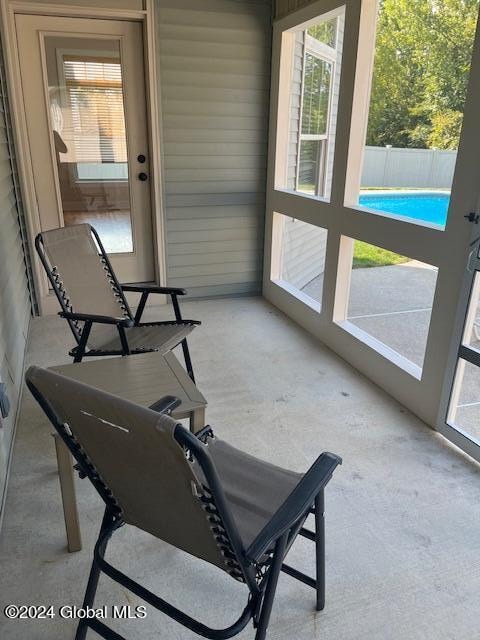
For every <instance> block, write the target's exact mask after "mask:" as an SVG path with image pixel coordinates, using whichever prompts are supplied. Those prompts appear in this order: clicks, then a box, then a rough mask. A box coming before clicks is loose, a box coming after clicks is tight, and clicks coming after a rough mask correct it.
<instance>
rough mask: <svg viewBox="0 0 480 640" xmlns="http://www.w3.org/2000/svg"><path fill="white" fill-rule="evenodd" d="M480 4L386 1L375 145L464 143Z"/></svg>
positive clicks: (372, 129) (371, 132)
mask: <svg viewBox="0 0 480 640" xmlns="http://www.w3.org/2000/svg"><path fill="white" fill-rule="evenodd" d="M477 13H478V0H383V1H382V2H381V7H380V15H379V20H378V25H377V41H376V52H375V71H374V78H373V85H372V100H371V106H370V117H369V126H368V133H367V144H371V145H376V146H381V145H385V144H391V145H393V146H400V147H417V148H418V147H420V148H424V147H431V146H435V147H438V148H442V149H454V148H456V147H457V144H458V137H459V134H460V128H461V122H462V114H463V108H464V104H465V97H466V90H467V82H468V72H469V68H470V59H471V54H472V46H473V39H474V34H475V25H476V20H477Z"/></svg>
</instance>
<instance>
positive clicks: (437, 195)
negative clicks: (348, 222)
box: [359, 191, 450, 227]
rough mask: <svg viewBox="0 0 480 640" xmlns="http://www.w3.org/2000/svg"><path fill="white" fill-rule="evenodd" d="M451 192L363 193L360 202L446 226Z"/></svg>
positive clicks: (379, 209)
mask: <svg viewBox="0 0 480 640" xmlns="http://www.w3.org/2000/svg"><path fill="white" fill-rule="evenodd" d="M449 201H450V194H448V193H441V192H438V191H428V192H427V191H421V192H416V191H407V192H404V193H402V192H400V191H393V192H392V193H388V192H385V191H382V192H381V193H368V194H365V193H363V194H361V195H360V198H359V204H361V205H363V206H364V207H368V208H369V209H376V210H378V211H386V212H388V213H394V214H396V215H397V216H403V217H406V218H415V220H421V221H422V222H431V223H433V224H438V225H441V226H442V227H444V226H445V223H446V221H447V210H448V203H449Z"/></svg>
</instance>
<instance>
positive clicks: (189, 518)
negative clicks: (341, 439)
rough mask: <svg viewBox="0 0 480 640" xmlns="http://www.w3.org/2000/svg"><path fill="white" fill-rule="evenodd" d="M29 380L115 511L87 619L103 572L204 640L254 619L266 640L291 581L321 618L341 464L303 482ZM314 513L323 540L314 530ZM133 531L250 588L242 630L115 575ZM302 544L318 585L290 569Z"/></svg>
mask: <svg viewBox="0 0 480 640" xmlns="http://www.w3.org/2000/svg"><path fill="white" fill-rule="evenodd" d="M26 380H27V385H28V387H29V389H30V391H31V392H32V393H33V395H34V396H35V398H36V400H37V401H38V402H39V404H40V406H41V407H42V409H43V410H44V412H45V413H46V415H47V416H48V418H49V419H50V421H51V422H52V424H53V425H54V427H55V429H56V430H57V431H58V433H59V434H60V436H61V437H62V439H63V440H64V442H65V443H66V445H67V447H68V448H69V449H70V451H71V453H72V454H73V456H74V457H75V459H76V461H77V464H78V468H79V470H80V472H81V474H83V475H84V476H88V477H89V479H90V480H91V482H92V483H93V485H94V486H95V488H96V489H97V491H98V493H99V494H100V496H101V497H102V498H103V500H104V502H105V505H106V509H105V515H104V518H103V522H102V525H101V529H100V534H99V538H98V541H97V543H96V546H95V552H94V560H93V564H92V568H91V572H90V577H89V580H88V585H87V590H86V593H85V599H84V603H83V606H84V608H86V607H93V606H94V598H95V593H96V589H97V584H98V580H99V577H100V573H101V572H103V573H105V574H106V575H107V576H109V577H110V578H112V579H113V580H115V581H116V582H118V583H119V584H121V585H122V586H123V587H124V588H126V589H128V590H129V591H131V592H133V593H134V594H136V595H137V596H138V597H140V598H142V599H143V600H144V601H146V602H147V603H149V604H150V605H151V606H153V607H155V608H156V609H158V610H160V611H163V612H164V613H166V614H167V615H169V616H170V617H172V618H173V619H175V620H176V621H177V622H179V623H181V624H182V625H184V626H185V627H187V628H188V629H190V630H192V631H194V632H196V633H198V634H199V635H201V636H203V637H205V638H212V639H215V640H221V639H222V638H230V637H232V636H234V635H236V634H237V633H239V632H240V631H241V630H242V629H244V627H245V626H246V625H247V624H248V622H249V621H250V620H253V624H254V627H255V628H256V629H257V631H256V635H255V638H256V640H263V639H264V638H265V636H266V632H267V627H268V623H269V619H270V613H271V608H272V604H273V599H274V596H275V591H276V587H277V581H278V578H279V574H280V571H281V570H283V571H285V572H286V573H288V574H290V575H291V576H293V577H295V578H297V579H299V580H301V581H302V582H304V583H305V584H307V585H309V586H311V587H313V588H314V589H316V593H317V609H318V610H320V609H322V608H323V606H324V597H325V575H324V572H325V555H324V554H325V550H324V516H323V511H324V503H323V490H324V487H325V486H326V484H327V483H328V481H329V480H330V478H331V476H332V474H333V472H334V470H335V468H336V466H337V465H338V464H340V462H341V460H340V458H338V457H337V456H335V455H333V454H331V453H322V454H321V455H320V457H319V458H318V459H317V460H316V462H314V464H313V465H312V466H311V467H310V469H309V470H308V471H307V472H306V473H305V474H304V475H303V474H298V473H293V472H291V471H287V470H285V469H281V468H280V467H276V466H274V465H272V464H269V463H267V462H263V461H261V460H258V459H257V458H254V457H252V456H250V455H247V454H245V453H243V452H241V451H239V450H238V449H234V448H233V447H231V446H230V445H228V444H227V443H226V442H223V441H222V440H219V439H218V438H216V437H215V436H214V434H213V432H212V430H211V429H210V427H205V429H203V430H202V431H201V432H199V434H197V435H193V434H191V433H190V432H189V431H187V430H186V429H185V428H184V427H183V426H182V425H181V424H176V423H175V421H174V420H172V419H171V418H170V417H169V416H167V415H165V414H161V413H159V412H155V411H154V410H152V409H148V408H142V407H140V406H138V405H136V404H133V403H131V402H128V401H126V400H123V399H121V398H119V397H116V396H112V395H109V394H107V393H105V392H102V391H100V390H98V389H95V388H93V387H89V386H86V385H84V384H81V383H79V382H76V381H74V380H72V379H70V378H65V377H63V376H61V375H59V374H57V373H53V372H52V371H48V370H45V369H40V368H38V367H31V368H30V369H29V370H28V372H27V374H26ZM310 513H313V514H314V516H315V531H310V530H308V529H306V528H305V527H304V523H305V520H306V518H307V517H308V515H309V514H310ZM123 524H130V525H135V526H136V527H138V528H140V529H142V530H144V531H147V532H148V533H150V534H152V535H154V536H156V537H157V538H159V539H160V540H164V541H166V542H168V543H170V544H171V545H173V546H174V547H177V548H178V549H181V550H183V551H185V552H187V553H189V554H192V555H193V556H196V557H197V558H200V559H201V560H204V561H207V562H210V563H211V564H213V565H215V566H216V567H218V568H219V569H221V570H223V571H224V572H226V573H227V574H228V575H229V576H231V577H232V578H234V579H235V580H238V581H240V582H242V583H244V584H245V585H246V590H247V592H248V600H247V604H246V606H245V608H244V609H243V612H242V613H241V614H240V617H239V618H238V620H237V621H236V622H234V623H233V624H232V625H230V626H229V627H227V628H226V629H212V628H210V627H207V626H206V625H205V624H203V623H202V622H200V621H198V620H195V619H194V618H192V617H191V616H189V615H187V614H186V613H184V612H183V611H180V610H179V609H177V608H176V607H174V606H173V605H171V604H169V603H168V602H166V601H165V600H162V599H161V598H159V597H158V596H156V595H155V594H154V593H152V592H151V591H149V590H148V589H146V588H145V587H143V586H142V585H140V584H139V583H137V582H135V581H133V580H132V579H131V578H129V577H128V576H126V575H125V574H124V573H122V572H120V571H119V570H118V569H116V568H114V567H113V566H112V565H111V564H110V563H109V562H107V561H106V560H105V558H104V554H105V550H106V546H107V543H108V541H109V539H110V537H111V535H112V533H113V532H114V531H115V530H116V529H118V528H119V527H120V526H122V525H123ZM299 534H300V535H303V536H305V537H306V538H308V539H310V540H312V541H313V542H314V543H315V549H316V578H315V579H314V578H311V577H309V576H306V575H305V574H303V573H301V572H299V571H297V570H296V569H293V568H292V567H289V566H287V565H286V564H284V562H283V561H284V558H285V556H286V554H287V552H288V551H289V549H290V547H291V545H292V543H293V542H294V540H295V538H296V537H297V535H299ZM220 577H221V576H220V574H219V579H220ZM207 599H208V598H207ZM209 604H210V603H209ZM89 628H91V629H93V630H94V631H96V632H97V633H98V634H99V635H100V636H101V637H103V638H107V640H124V639H123V636H121V635H119V634H118V633H116V632H113V631H112V630H111V629H110V628H109V627H107V626H106V625H105V624H104V623H103V622H101V621H100V620H97V619H95V618H93V619H90V620H86V619H84V620H81V621H80V622H79V625H78V629H77V634H76V636H75V637H76V640H84V639H85V637H86V634H87V630H88V629H89ZM160 637H163V636H160Z"/></svg>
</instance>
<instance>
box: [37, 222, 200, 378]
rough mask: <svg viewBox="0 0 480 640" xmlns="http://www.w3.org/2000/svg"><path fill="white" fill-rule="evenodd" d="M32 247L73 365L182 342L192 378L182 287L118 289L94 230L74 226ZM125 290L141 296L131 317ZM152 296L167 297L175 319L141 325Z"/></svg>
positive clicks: (191, 325)
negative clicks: (66, 332) (64, 327)
mask: <svg viewBox="0 0 480 640" xmlns="http://www.w3.org/2000/svg"><path fill="white" fill-rule="evenodd" d="M35 246H36V249H37V252H38V255H39V256H40V260H41V262H42V264H43V266H44V268H45V271H46V272H47V276H48V279H49V280H50V284H51V285H52V288H53V290H54V292H55V294H56V296H57V298H58V301H59V303H60V307H61V308H62V310H61V312H60V314H59V315H60V316H62V318H65V319H66V320H67V321H68V324H69V325H70V329H71V330H72V333H73V335H74V338H75V340H76V342H77V346H76V347H74V349H72V350H71V351H70V355H71V356H72V357H73V358H74V362H80V361H81V360H82V358H83V357H84V356H115V355H129V354H131V353H132V354H133V353H146V352H148V351H160V352H162V353H167V352H168V351H170V350H171V349H173V348H174V347H176V346H177V345H178V344H180V343H181V344H182V348H183V355H184V358H185V365H186V369H187V371H188V373H189V375H190V377H191V378H192V380H194V375H193V368H192V362H191V359H190V352H189V349H188V344H187V335H188V334H189V333H190V332H191V331H192V330H193V328H194V327H195V325H197V324H200V322H199V321H198V320H183V318H182V314H181V312H180V306H179V304H178V296H181V295H185V293H186V292H185V290H184V289H176V288H172V287H158V286H152V285H149V284H134V285H131V284H128V285H127V284H123V285H121V284H120V283H119V282H118V280H117V278H116V276H115V273H114V271H113V269H112V265H111V264H110V260H109V259H108V255H107V254H106V252H105V249H104V248H103V245H102V242H101V240H100V238H99V236H98V233H97V232H96V231H95V229H94V228H93V227H92V226H90V225H89V224H77V225H72V226H68V227H62V228H59V229H52V230H51V231H43V232H42V233H39V234H38V235H37V237H36V239H35ZM125 291H134V292H138V293H141V294H142V295H141V298H140V302H139V305H138V308H137V311H136V313H135V316H134V315H133V314H132V312H131V310H130V307H129V306H128V303H127V300H126V299H125V295H124V292H125ZM150 293H161V294H167V295H170V297H171V299H172V304H173V310H174V313H175V320H172V321H162V322H140V320H141V317H142V314H143V311H144V309H145V304H146V302H147V298H148V296H149V294H150Z"/></svg>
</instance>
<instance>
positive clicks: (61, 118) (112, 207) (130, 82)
mask: <svg viewBox="0 0 480 640" xmlns="http://www.w3.org/2000/svg"><path fill="white" fill-rule="evenodd" d="M16 25H17V30H18V35H19V43H20V50H19V57H20V67H21V73H22V85H23V95H24V103H25V114H26V121H27V129H28V136H29V145H30V153H31V159H32V171H33V179H34V182H35V190H36V196H37V202H38V214H39V226H40V228H41V229H42V230H47V229H51V228H55V227H59V226H69V225H74V224H79V223H89V224H91V225H92V226H93V227H95V229H96V230H97V231H98V233H99V235H100V238H101V240H102V242H103V244H104V246H105V249H106V250H107V252H108V253H109V254H110V256H111V261H112V264H113V266H114V268H115V270H116V272H117V275H118V277H119V279H120V280H121V281H123V282H141V281H152V280H154V278H155V275H154V261H153V234H152V214H151V202H150V182H149V178H150V175H149V157H148V155H149V154H148V136H147V124H146V122H147V118H146V97H145V84H144V64H143V43H142V37H143V36H142V27H141V24H140V23H135V22H127V21H110V20H93V19H92V20H89V19H83V18H61V17H47V16H33V15H17V16H16Z"/></svg>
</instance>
